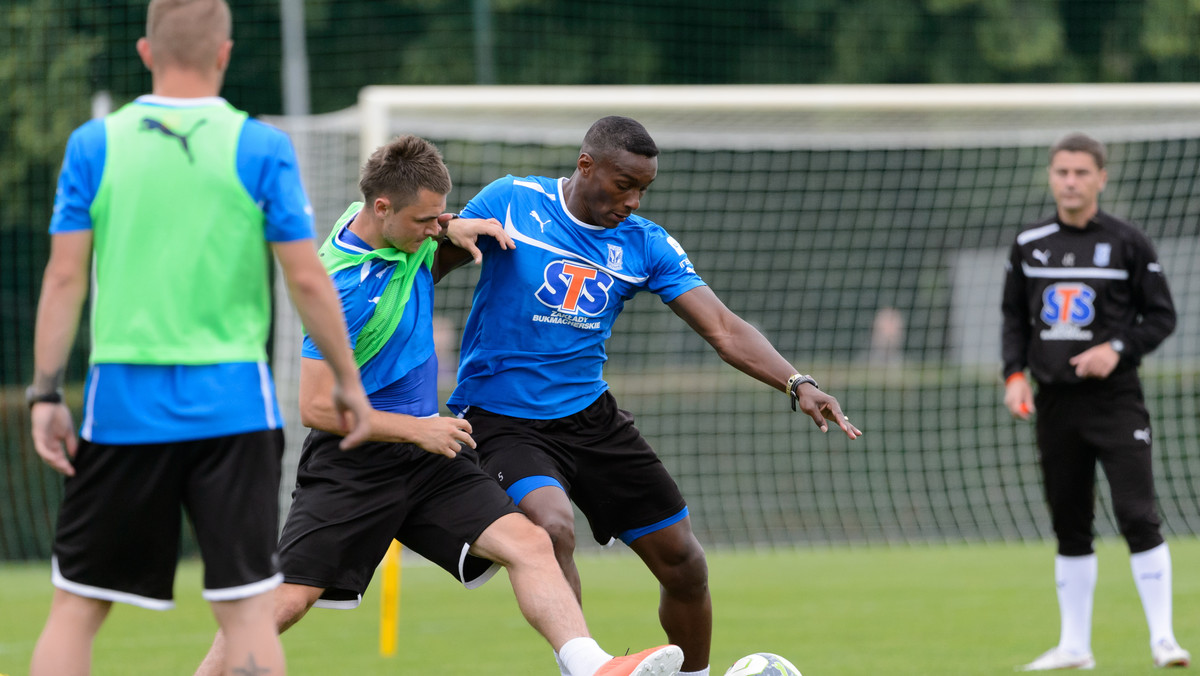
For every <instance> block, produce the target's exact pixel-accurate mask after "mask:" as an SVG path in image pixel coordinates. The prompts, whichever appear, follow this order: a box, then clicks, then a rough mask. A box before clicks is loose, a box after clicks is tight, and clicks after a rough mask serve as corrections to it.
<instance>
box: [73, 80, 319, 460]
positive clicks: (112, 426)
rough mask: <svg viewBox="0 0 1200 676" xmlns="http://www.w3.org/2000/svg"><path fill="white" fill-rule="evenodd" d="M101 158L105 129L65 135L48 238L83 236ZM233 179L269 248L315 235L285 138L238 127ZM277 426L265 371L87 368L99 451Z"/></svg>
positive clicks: (162, 101) (87, 420) (91, 425)
mask: <svg viewBox="0 0 1200 676" xmlns="http://www.w3.org/2000/svg"><path fill="white" fill-rule="evenodd" d="M138 101H139V102H141V103H144V104H148V105H156V106H163V107H168V108H169V107H184V106H205V105H212V104H213V103H214V102H223V99H220V98H219V97H212V98H199V99H174V98H167V97H161V96H143V97H140V98H139V99H138ZM107 150H108V149H107V137H106V135H105V129H104V120H92V121H90V122H87V123H85V124H83V125H82V126H80V127H79V128H78V129H76V130H75V132H74V133H72V134H71V137H70V139H69V140H68V142H67V150H66V155H65V157H64V159H63V166H62V171H61V172H60V174H59V177H58V191H57V193H56V195H55V198H54V215H53V217H52V218H51V220H50V233H51V234H61V233H66V232H72V231H78V230H90V229H92V219H91V216H90V213H89V211H90V209H91V206H92V202H93V200H94V199H95V197H96V193H97V191H98V190H99V187H100V179H101V178H102V175H103V173H104V162H105V158H106V156H107ZM237 174H238V177H239V178H240V179H241V182H242V185H244V186H245V188H246V191H247V192H248V193H249V194H250V196H251V197H252V198H253V199H254V201H255V202H256V203H258V205H259V207H260V208H261V209H262V210H263V213H264V215H265V217H266V222H265V233H264V237H265V239H266V240H267V241H268V242H290V241H295V240H301V239H312V238H314V237H315V236H316V233H315V232H314V230H313V222H312V207H311V206H310V204H309V201H308V196H307V195H306V194H305V192H304V187H303V185H302V184H301V182H300V170H299V166H298V165H297V162H296V153H295V151H294V150H293V149H292V144H291V141H290V140H289V139H288V137H287V135H286V134H284V133H283V132H282V131H280V130H278V129H276V128H274V127H271V126H269V125H267V124H264V123H262V122H259V121H256V120H247V121H246V123H245V124H244V125H243V126H242V131H241V136H240V138H239V140H238V149H237ZM164 216H166V215H164ZM147 283H152V282H150V281H148V282H147ZM282 425H283V421H282V419H281V416H280V412H279V405H278V403H277V402H276V399H275V384H274V381H273V379H272V378H271V372H270V369H269V368H268V367H267V365H266V364H265V363H257V362H242V363H232V364H208V365H201V366H170V365H166V366H160V365H132V364H94V365H93V366H92V367H91V369H90V370H89V371H88V377H87V382H86V384H85V393H84V411H83V421H82V424H81V426H80V436H82V437H83V438H84V439H87V440H89V441H92V442H95V443H100V444H146V443H166V442H172V441H186V440H190V439H205V438H211V437H219V436H226V435H230V434H241V433H244V432H254V431H258V430H263V429H276V428H279V427H282Z"/></svg>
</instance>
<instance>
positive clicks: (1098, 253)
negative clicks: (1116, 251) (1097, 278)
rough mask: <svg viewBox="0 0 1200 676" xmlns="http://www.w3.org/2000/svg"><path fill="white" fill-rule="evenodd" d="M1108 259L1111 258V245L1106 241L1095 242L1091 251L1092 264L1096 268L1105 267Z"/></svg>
mask: <svg viewBox="0 0 1200 676" xmlns="http://www.w3.org/2000/svg"><path fill="white" fill-rule="evenodd" d="M1110 260H1112V245H1111V244H1109V243H1108V242H1100V243H1099V244H1097V245H1096V250H1095V251H1094V252H1092V265H1095V266H1096V267H1098V268H1106V267H1108V262H1109V261H1110Z"/></svg>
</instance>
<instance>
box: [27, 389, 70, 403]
mask: <svg viewBox="0 0 1200 676" xmlns="http://www.w3.org/2000/svg"><path fill="white" fill-rule="evenodd" d="M62 401H63V391H62V388H61V387H59V388H56V389H53V390H51V391H49V392H38V391H37V390H35V389H33V385H30V386H29V387H26V388H25V403H26V404H28V405H29V407H30V408H33V405H34V404H61V403H62Z"/></svg>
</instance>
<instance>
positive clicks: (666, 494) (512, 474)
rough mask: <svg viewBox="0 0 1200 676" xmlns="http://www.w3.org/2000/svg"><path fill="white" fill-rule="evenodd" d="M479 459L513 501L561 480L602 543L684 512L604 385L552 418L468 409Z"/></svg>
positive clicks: (627, 537) (630, 537)
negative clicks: (586, 401)
mask: <svg viewBox="0 0 1200 676" xmlns="http://www.w3.org/2000/svg"><path fill="white" fill-rule="evenodd" d="M466 418H467V420H469V421H470V422H471V429H472V431H471V436H472V437H474V438H475V442H476V443H477V444H478V446H479V459H480V464H481V465H482V466H483V469H484V471H486V472H487V473H488V474H489V475H491V476H492V477H495V478H496V480H498V481H499V482H500V485H501V486H503V487H504V490H505V491H507V492H508V494H509V496H510V497H512V498H513V500H514V501H516V502H517V503H518V504H519V503H520V501H521V498H523V497H525V495H527V494H528V493H529V492H530V491H531V490H533V489H535V488H540V487H542V486H547V485H555V484H557V485H559V486H560V487H561V488H562V489H563V490H565V491H566V492H567V495H569V496H570V498H571V500H572V501H573V502H574V503H575V504H576V505H577V506H578V507H579V509H580V511H582V512H583V514H584V516H586V517H587V519H588V523H589V525H590V526H591V529H592V537H594V538H595V540H596V542H599V543H600V544H607V543H609V542H610V541H611V540H612V538H614V537H615V538H618V539H620V540H621V541H622V542H625V543H626V544H629V543H630V542H632V541H634V540H636V539H637V538H639V537H641V536H642V535H646V534H647V533H652V532H654V531H656V530H659V529H661V528H665V527H667V526H669V525H671V524H673V523H676V522H678V521H680V520H682V519H683V518H684V517H685V516H687V503H686V502H685V501H684V499H683V494H682V493H681V492H680V491H679V486H678V485H676V483H675V480H674V479H672V478H671V475H670V473H668V472H667V468H666V467H664V466H663V464H662V461H661V460H659V458H658V456H657V455H656V454H655V453H654V449H652V448H650V444H649V443H647V442H646V440H645V439H644V438H642V434H641V432H639V431H638V429H637V427H635V426H634V424H633V415H632V414H630V413H629V412H628V411H624V410H621V409H620V408H618V407H617V401H616V399H615V398H613V396H612V394H611V393H610V392H608V391H605V392H604V394H601V395H600V397H599V398H598V399H596V401H595V402H593V403H592V404H591V405H590V406H588V407H587V408H585V409H583V410H582V411H580V412H579V413H576V414H574V415H570V416H567V417H565V418H558V419H555V420H529V419H525V418H512V417H509V416H505V415H500V414H497V413H492V412H490V411H485V410H483V409H481V408H477V407H475V406H472V407H471V408H469V409H468V410H467V414H466Z"/></svg>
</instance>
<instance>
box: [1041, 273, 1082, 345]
mask: <svg viewBox="0 0 1200 676" xmlns="http://www.w3.org/2000/svg"><path fill="white" fill-rule="evenodd" d="M1095 302H1096V291H1095V289H1093V288H1092V287H1090V286H1088V285H1087V284H1082V283H1079V282H1059V283H1057V284H1051V285H1050V286H1048V287H1046V290H1045V291H1043V292H1042V311H1041V313H1039V315H1038V316H1039V318H1040V319H1041V320H1042V321H1043V322H1045V323H1046V324H1047V325H1048V326H1049V327H1050V328H1048V329H1045V330H1043V331H1042V333H1041V337H1042V340H1091V338H1092V332H1091V331H1089V330H1086V329H1084V328H1083V327H1085V326H1087V325H1089V324H1091V323H1092V321H1093V320H1094V319H1095V318H1096V306H1095Z"/></svg>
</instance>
